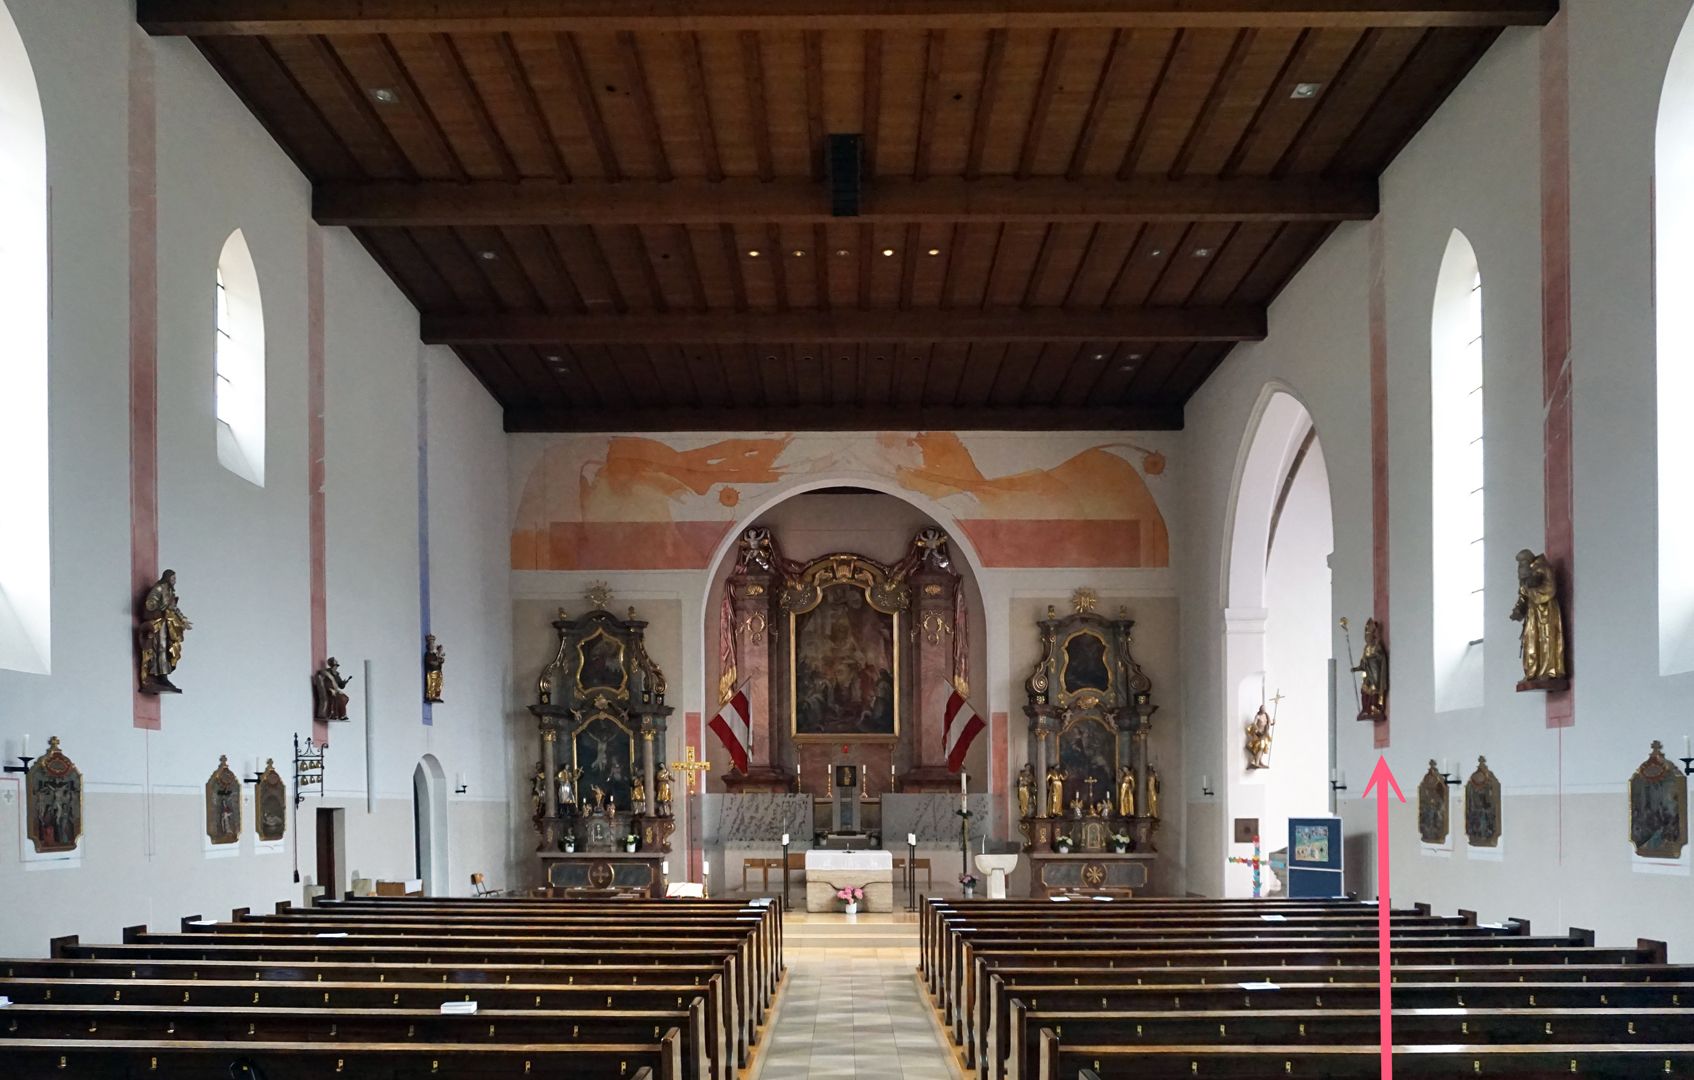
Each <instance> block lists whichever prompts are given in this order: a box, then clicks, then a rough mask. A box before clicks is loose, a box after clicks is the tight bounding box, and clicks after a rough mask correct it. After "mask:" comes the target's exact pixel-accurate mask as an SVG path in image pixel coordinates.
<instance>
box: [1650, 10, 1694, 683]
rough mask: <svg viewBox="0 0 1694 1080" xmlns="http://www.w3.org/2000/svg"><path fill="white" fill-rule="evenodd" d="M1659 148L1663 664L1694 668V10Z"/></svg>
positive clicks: (1664, 668)
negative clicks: (1692, 534)
mask: <svg viewBox="0 0 1694 1080" xmlns="http://www.w3.org/2000/svg"><path fill="white" fill-rule="evenodd" d="M1653 146H1654V152H1653V248H1652V250H1653V291H1654V319H1655V321H1656V334H1657V351H1658V420H1659V424H1658V429H1659V431H1658V439H1659V445H1658V496H1659V497H1658V512H1659V541H1658V548H1659V671H1660V673H1661V674H1664V675H1673V674H1678V673H1681V672H1687V671H1694V560H1690V559H1689V558H1688V554H1687V552H1688V543H1687V537H1688V530H1689V527H1690V526H1691V525H1694V509H1691V507H1690V503H1689V500H1688V498H1687V489H1688V474H1687V467H1686V464H1687V462H1688V460H1689V458H1690V455H1694V425H1690V424H1689V423H1688V422H1687V416H1688V411H1689V408H1690V406H1694V306H1691V305H1690V304H1688V303H1687V300H1686V298H1687V296H1688V290H1689V286H1690V285H1694V15H1691V16H1690V17H1689V20H1688V22H1686V23H1684V24H1683V27H1682V32H1681V34H1680V35H1679V36H1678V37H1677V40H1676V48H1675V50H1674V51H1673V52H1672V53H1671V58H1670V66H1669V68H1668V69H1667V70H1666V71H1665V82H1664V89H1663V90H1662V91H1661V93H1660V97H1659V115H1658V123H1657V126H1656V128H1655V130H1654V142H1653Z"/></svg>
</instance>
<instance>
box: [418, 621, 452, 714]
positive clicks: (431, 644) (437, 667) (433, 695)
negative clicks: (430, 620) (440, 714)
mask: <svg viewBox="0 0 1694 1080" xmlns="http://www.w3.org/2000/svg"><path fill="white" fill-rule="evenodd" d="M446 664H447V650H446V648H444V647H443V646H441V645H440V644H439V643H437V642H436V640H435V635H434V634H425V635H424V654H423V669H424V700H425V701H427V702H429V703H430V704H431V705H439V704H441V669H442V668H443V667H445V666H446Z"/></svg>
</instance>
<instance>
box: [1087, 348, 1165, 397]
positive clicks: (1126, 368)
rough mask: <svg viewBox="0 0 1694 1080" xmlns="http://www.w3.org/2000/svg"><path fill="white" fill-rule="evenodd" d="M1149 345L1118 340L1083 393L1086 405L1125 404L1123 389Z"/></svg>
mask: <svg viewBox="0 0 1694 1080" xmlns="http://www.w3.org/2000/svg"><path fill="white" fill-rule="evenodd" d="M1148 349H1149V346H1148V345H1147V344H1146V343H1145V342H1140V341H1120V342H1118V343H1117V345H1116V347H1115V348H1113V350H1112V354H1111V356H1110V358H1109V359H1108V360H1107V361H1106V364H1105V367H1104V369H1103V370H1102V371H1101V372H1100V375H1099V377H1098V378H1097V379H1095V380H1094V385H1093V386H1091V387H1089V388H1088V391H1087V393H1086V394H1085V395H1084V404H1086V405H1125V404H1130V402H1128V401H1126V400H1125V391H1126V390H1127V389H1128V387H1129V383H1130V380H1131V379H1133V378H1134V377H1135V371H1136V369H1137V368H1138V367H1139V366H1140V363H1141V361H1142V360H1143V359H1145V358H1146V355H1147V352H1148Z"/></svg>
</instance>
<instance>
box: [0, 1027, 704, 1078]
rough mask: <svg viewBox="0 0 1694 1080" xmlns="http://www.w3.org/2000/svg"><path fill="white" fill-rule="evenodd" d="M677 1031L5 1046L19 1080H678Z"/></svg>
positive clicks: (100, 1041)
mask: <svg viewBox="0 0 1694 1080" xmlns="http://www.w3.org/2000/svg"><path fill="white" fill-rule="evenodd" d="M680 1038H681V1037H680V1034H679V1033H678V1032H677V1031H676V1030H675V1029H672V1030H671V1031H668V1032H666V1033H665V1034H664V1036H663V1037H662V1038H660V1039H659V1040H657V1041H654V1042H640V1043H582V1044H576V1045H561V1044H556V1043H550V1042H542V1043H533V1044H527V1045H510V1046H478V1047H467V1046H465V1045H463V1044H459V1043H440V1044H434V1043H423V1044H420V1043H370V1042H366V1043H349V1044H345V1045H327V1044H320V1043H304V1044H301V1043H286V1042H283V1043H278V1042H242V1043H226V1042H187V1041H177V1040H172V1039H98V1038H95V1039H17V1040H13V1041H10V1042H6V1043H4V1044H0V1045H3V1046H4V1048H5V1052H6V1059H7V1064H8V1067H9V1068H10V1069H16V1072H15V1073H13V1074H12V1075H16V1076H20V1077H36V1076H43V1077H44V1076H72V1077H76V1078H77V1080H120V1078H121V1080H132V1078H136V1077H143V1076H163V1077H170V1078H171V1080H229V1078H231V1077H252V1078H254V1080H321V1078H322V1077H327V1076H337V1077H346V1078H348V1080H378V1078H380V1080H426V1078H428V1080H440V1078H442V1077H453V1078H455V1080H457V1078H460V1077H470V1078H478V1077H488V1078H494V1077H501V1078H509V1077H517V1076H522V1077H535V1078H539V1080H601V1078H604V1080H613V1078H625V1077H628V1078H631V1080H677V1078H679V1077H680V1076H681V1070H682V1065H681V1060H680V1055H679V1052H678V1047H679V1043H680Z"/></svg>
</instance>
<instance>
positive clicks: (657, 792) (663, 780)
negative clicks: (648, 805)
mask: <svg viewBox="0 0 1694 1080" xmlns="http://www.w3.org/2000/svg"><path fill="white" fill-rule="evenodd" d="M671 793H672V786H671V771H670V770H669V769H667V768H665V763H664V762H662V761H661V762H659V769H658V771H657V772H655V773H654V774H653V810H654V812H655V813H657V814H658V815H659V816H660V817H670V816H671Z"/></svg>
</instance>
